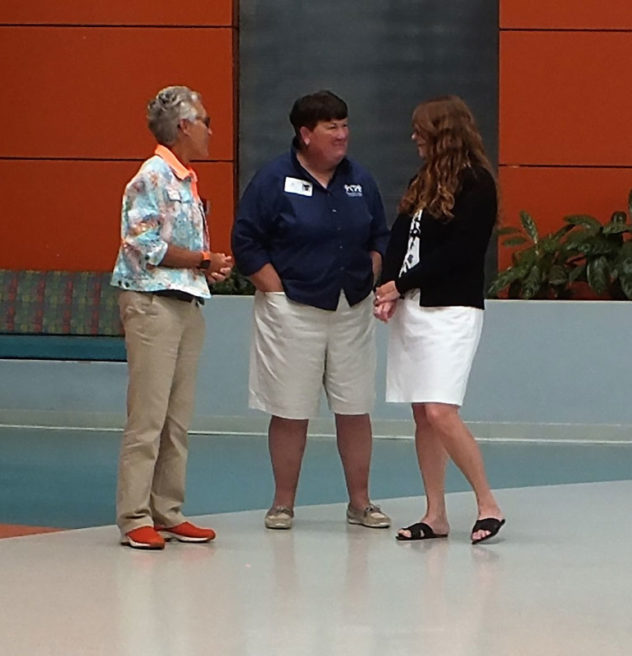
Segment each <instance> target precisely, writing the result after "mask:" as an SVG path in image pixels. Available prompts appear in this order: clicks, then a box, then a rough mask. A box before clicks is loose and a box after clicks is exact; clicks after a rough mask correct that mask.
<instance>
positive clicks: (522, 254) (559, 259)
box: [488, 211, 573, 299]
mask: <svg viewBox="0 0 632 656" xmlns="http://www.w3.org/2000/svg"><path fill="white" fill-rule="evenodd" d="M520 222H521V224H522V228H514V227H506V228H500V229H499V230H498V235H500V236H506V235H509V237H508V238H507V239H505V240H504V241H503V242H502V244H503V246H508V247H514V246H523V245H525V247H524V248H522V249H520V250H517V251H514V252H513V253H512V254H511V266H509V267H508V268H507V269H505V270H504V271H501V272H500V273H499V274H498V276H497V277H496V279H495V280H494V281H493V282H492V284H491V285H490V287H489V290H488V294H489V295H490V296H491V297H492V298H497V297H498V295H499V293H500V292H501V291H502V290H504V289H507V296H508V297H509V298H523V299H531V298H542V299H544V298H568V297H569V296H570V292H569V288H568V283H569V277H570V275H571V269H572V266H571V265H570V264H569V263H568V262H567V259H568V254H567V253H566V252H565V251H564V248H563V246H564V237H565V236H566V234H567V233H568V232H570V231H571V230H572V229H573V226H572V225H565V226H563V227H562V228H560V229H559V230H557V231H556V232H554V233H552V234H548V235H545V236H544V237H540V234H539V232H538V228H537V226H536V223H535V221H534V220H533V217H532V216H531V215H530V214H528V213H527V212H525V211H522V212H520Z"/></svg>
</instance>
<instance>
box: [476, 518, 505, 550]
mask: <svg viewBox="0 0 632 656" xmlns="http://www.w3.org/2000/svg"><path fill="white" fill-rule="evenodd" d="M504 523H505V520H504V519H496V517H486V518H485V519H478V520H476V522H475V524H474V526H473V527H472V535H474V533H476V532H477V531H489V535H486V536H485V537H484V538H479V539H478V540H474V539H472V544H478V543H479V542H484V541H485V540H489V539H490V538H493V537H494V535H496V534H497V533H498V531H500V529H501V528H502V526H503V524H504Z"/></svg>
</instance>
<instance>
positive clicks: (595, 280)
mask: <svg viewBox="0 0 632 656" xmlns="http://www.w3.org/2000/svg"><path fill="white" fill-rule="evenodd" d="M586 278H587V279H588V284H589V285H590V286H591V287H592V289H593V291H594V292H595V293H596V294H604V293H605V292H607V291H608V284H609V283H610V273H609V270H608V260H607V259H606V258H605V257H598V258H596V259H594V260H592V261H590V262H588V264H587V265H586Z"/></svg>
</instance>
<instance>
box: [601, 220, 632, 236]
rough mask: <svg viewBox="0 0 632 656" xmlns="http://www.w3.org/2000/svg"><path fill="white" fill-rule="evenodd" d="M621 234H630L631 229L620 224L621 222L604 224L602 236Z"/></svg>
mask: <svg viewBox="0 0 632 656" xmlns="http://www.w3.org/2000/svg"><path fill="white" fill-rule="evenodd" d="M623 232H632V229H631V228H630V226H629V225H628V224H627V223H622V222H621V221H614V222H612V223H606V225H605V226H604V227H603V234H604V235H619V234H621V233H623Z"/></svg>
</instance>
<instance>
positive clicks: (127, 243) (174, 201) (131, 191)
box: [111, 146, 210, 298]
mask: <svg viewBox="0 0 632 656" xmlns="http://www.w3.org/2000/svg"><path fill="white" fill-rule="evenodd" d="M168 244H173V245H174V246H180V247H181V248H186V249H188V250H192V251H208V250H210V249H209V240H208V230H207V226H206V216H205V213H204V208H203V205H202V202H201V200H200V197H199V196H198V192H197V176H196V174H195V171H193V169H191V168H189V167H185V166H184V164H182V162H180V161H179V160H178V159H177V158H176V156H175V155H174V154H173V153H172V152H171V151H170V150H169V149H168V148H166V147H165V146H158V147H157V148H156V151H155V155H154V156H153V157H151V158H149V159H148V160H147V161H146V162H144V163H143V165H142V166H141V167H140V169H139V171H138V173H136V175H135V176H134V177H133V178H132V179H131V180H130V182H129V183H128V184H127V186H126V187H125V192H124V194H123V207H122V210H121V247H120V249H119V253H118V257H117V259H116V264H115V266H114V272H113V274H112V282H111V284H112V285H114V286H115V287H119V288H121V289H124V290H132V291H139V292H154V291H158V290H161V289H178V290H180V291H183V292H187V293H189V294H193V295H194V296H198V297H202V298H209V297H210V293H209V288H208V284H207V282H206V277H205V276H204V273H202V272H201V271H197V270H195V269H175V268H170V267H161V266H160V262H161V261H162V258H163V257H164V256H165V253H166V252H167V245H168Z"/></svg>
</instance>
